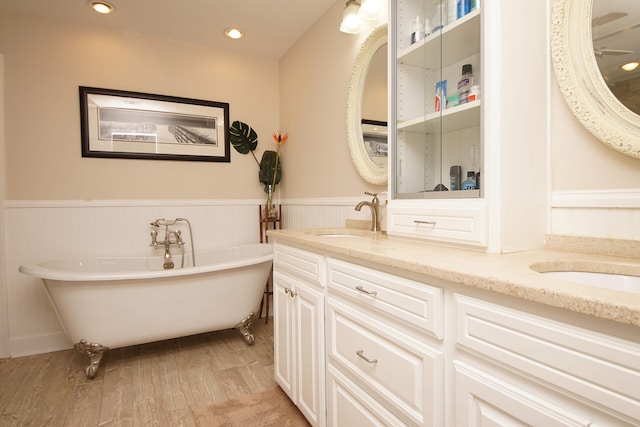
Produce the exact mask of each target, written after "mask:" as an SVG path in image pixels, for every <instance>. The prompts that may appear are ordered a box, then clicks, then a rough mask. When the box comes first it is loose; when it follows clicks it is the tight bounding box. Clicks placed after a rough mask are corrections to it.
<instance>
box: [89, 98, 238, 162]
mask: <svg viewBox="0 0 640 427" xmlns="http://www.w3.org/2000/svg"><path fill="white" fill-rule="evenodd" d="M79 93H80V133H81V144H82V157H102V158H122V159H150V160H186V161H200V162H230V161H231V152H230V144H229V104H228V103H226V102H216V101H205V100H201V99H190V98H181V97H175V96H166V95H154V94H149V93H141V92H130V91H122V90H113V89H101V88H95V87H87V86H80V87H79Z"/></svg>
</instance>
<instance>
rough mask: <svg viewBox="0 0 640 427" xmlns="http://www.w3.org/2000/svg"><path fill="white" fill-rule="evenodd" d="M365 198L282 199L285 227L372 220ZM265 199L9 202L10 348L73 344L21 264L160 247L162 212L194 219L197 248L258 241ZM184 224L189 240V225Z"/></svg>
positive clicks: (39, 349) (15, 351)
mask: <svg viewBox="0 0 640 427" xmlns="http://www.w3.org/2000/svg"><path fill="white" fill-rule="evenodd" d="M367 198H368V196H364V197H362V198H338V199H308V200H292V201H291V202H285V201H283V228H319V227H337V226H344V224H345V220H346V219H347V218H356V219H367V218H369V217H370V213H369V211H368V209H363V211H362V212H357V211H355V209H354V207H355V205H356V204H357V203H358V202H359V201H360V200H366V199H367ZM262 202H263V201H262V200H162V201H158V200H151V201H144V200H137V201H89V202H85V201H5V208H4V211H3V212H4V214H5V217H6V233H4V238H5V239H6V245H7V246H6V247H7V254H6V259H5V260H3V261H4V265H5V266H6V268H7V274H6V280H7V287H6V288H7V306H8V314H7V319H8V320H7V323H8V343H9V345H8V347H9V354H8V355H10V356H12V357H16V356H22V355H28V354H37V353H45V352H50V351H56V350H61V349H67V348H71V346H72V343H70V342H68V339H67V338H66V336H65V335H64V331H63V330H62V328H61V326H60V324H59V322H58V320H57V318H56V315H55V312H54V310H53V309H52V308H51V306H50V304H49V301H48V299H47V296H46V294H45V292H44V290H43V288H42V284H41V283H40V280H39V279H36V278H32V277H29V276H25V275H23V274H21V273H20V272H19V271H18V268H19V266H20V265H21V264H24V263H26V262H30V261H35V260H41V259H47V258H69V257H94V256H146V255H153V254H160V252H156V251H154V249H153V248H151V247H150V245H149V244H150V242H151V237H150V231H151V227H150V225H149V223H150V222H151V221H153V220H154V219H156V218H167V219H169V218H178V217H179V218H186V219H188V220H189V221H190V222H191V224H192V227H193V234H194V243H195V248H196V250H204V249H214V248H224V247H229V246H233V245H238V244H243V243H253V242H258V241H259V228H258V211H257V209H258V205H259V204H260V203H262ZM182 231H183V237H184V238H185V240H186V241H188V233H187V232H186V229H184V228H183V229H182ZM185 250H190V248H188V247H187V248H185ZM157 251H161V250H160V249H158V250H157ZM96 303H97V304H99V301H97V302H96ZM0 323H1V322H0ZM5 356H6V354H5Z"/></svg>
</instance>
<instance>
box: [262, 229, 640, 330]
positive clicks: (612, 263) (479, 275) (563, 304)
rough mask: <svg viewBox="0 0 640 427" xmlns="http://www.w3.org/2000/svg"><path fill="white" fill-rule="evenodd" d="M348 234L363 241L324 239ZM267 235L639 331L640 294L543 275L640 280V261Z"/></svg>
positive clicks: (307, 234)
mask: <svg viewBox="0 0 640 427" xmlns="http://www.w3.org/2000/svg"><path fill="white" fill-rule="evenodd" d="M345 230H353V231H355V232H357V234H358V237H349V238H342V237H337V238H336V237H328V236H322V235H321V234H330V233H344V232H345ZM268 234H269V236H270V238H271V239H272V241H273V242H275V243H291V244H293V245H297V246H299V247H302V248H306V249H308V250H313V249H317V250H320V251H323V253H325V254H329V255H330V254H334V255H338V256H339V255H342V256H347V257H350V258H353V259H359V260H362V261H366V262H370V263H374V264H378V265H380V267H381V269H384V267H390V268H394V269H399V270H405V271H407V272H411V273H417V274H421V275H426V276H430V277H434V278H437V279H442V280H446V281H450V282H454V283H458V284H462V285H465V286H470V287H474V288H478V289H484V290H488V291H492V292H497V293H500V294H504V295H508V296H512V297H516V298H520V299H523V300H527V301H532V302H537V303H541V304H546V305H549V306H553V307H558V308H562V309H565V310H570V311H574V312H577V313H581V314H586V315H589V316H594V317H599V318H602V319H607V320H612V321H614V322H618V323H624V324H628V325H632V326H636V327H640V294H635V293H629V292H623V291H616V290H608V289H601V288H596V287H591V286H586V285H581V284H578V283H574V282H569V281H565V280H560V279H556V278H551V277H549V276H545V275H543V274H541V273H539V272H538V271H556V270H557V271H572V270H575V271H593V272H610V273H618V274H628V275H634V276H640V259H634V258H622V257H617V256H609V255H598V254H588V253H578V252H569V251H564V250H558V249H536V250H529V251H523V252H514V253H507V254H490V253H486V252H479V251H473V250H466V249H457V248H451V247H446V246H438V245H435V244H430V243H428V242H415V241H410V240H404V239H400V238H389V237H388V236H387V235H386V234H383V233H380V232H378V233H373V232H369V231H363V230H362V229H345V228H331V229H310V230H293V229H287V230H269V232H268ZM532 265H535V266H536V269H537V270H538V271H534V270H533V269H532V268H531V266H532Z"/></svg>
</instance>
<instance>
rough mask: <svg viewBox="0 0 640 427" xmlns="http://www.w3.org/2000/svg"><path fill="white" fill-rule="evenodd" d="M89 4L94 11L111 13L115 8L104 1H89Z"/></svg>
mask: <svg viewBox="0 0 640 427" xmlns="http://www.w3.org/2000/svg"><path fill="white" fill-rule="evenodd" d="M89 6H91V8H92V9H93V10H95V11H96V12H98V13H103V14H107V13H111V12H113V10H114V9H115V7H113V6H112V5H110V4H109V3H107V2H106V1H90V2H89Z"/></svg>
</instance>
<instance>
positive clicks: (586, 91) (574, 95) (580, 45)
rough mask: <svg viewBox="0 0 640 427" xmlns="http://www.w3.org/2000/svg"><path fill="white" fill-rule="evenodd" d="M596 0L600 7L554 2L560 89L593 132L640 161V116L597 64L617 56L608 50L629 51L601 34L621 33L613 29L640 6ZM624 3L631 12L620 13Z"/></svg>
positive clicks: (582, 1)
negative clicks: (602, 58)
mask: <svg viewBox="0 0 640 427" xmlns="http://www.w3.org/2000/svg"><path fill="white" fill-rule="evenodd" d="M595 1H596V2H598V4H597V9H594V0H553V5H552V11H551V12H552V18H551V57H552V61H553V66H554V69H555V73H556V78H557V80H558V85H559V86H560V90H561V91H562V94H563V96H564V98H565V100H566V101H567V104H568V105H569V108H570V109H571V110H572V111H573V114H574V115H575V116H576V117H577V118H578V120H579V121H580V122H581V123H582V124H583V126H585V128H587V130H589V132H591V133H592V134H593V135H594V136H596V137H597V138H598V139H600V140H601V141H602V142H604V143H605V144H607V145H609V146H610V147H612V148H614V149H616V150H618V151H620V152H621V153H624V154H626V155H629V156H632V157H637V158H640V115H639V114H637V113H636V112H634V111H632V109H630V108H629V107H628V106H627V105H625V104H624V103H623V102H622V101H621V100H620V99H618V98H617V97H616V96H615V95H614V93H613V92H612V90H611V89H610V88H609V86H608V85H607V83H606V82H605V79H604V78H603V75H604V76H606V75H607V74H606V71H605V70H604V68H603V71H602V72H601V71H600V68H599V66H598V61H597V60H596V56H604V55H607V56H613V53H612V52H609V53H604V52H607V49H608V50H610V51H623V50H629V49H627V48H625V49H622V48H620V49H617V48H616V46H614V45H613V44H610V43H611V42H612V40H613V39H614V37H607V34H604V32H603V31H602V30H606V31H609V30H611V31H613V32H616V31H619V30H612V28H613V25H612V24H613V23H614V21H615V20H616V19H615V17H616V16H620V14H625V13H627V14H632V13H633V14H635V13H637V12H638V9H639V8H638V6H637V3H636V2H633V1H622V2H618V1H612V0H595ZM634 3H635V4H634ZM625 5H627V6H626V10H625V9H618V8H620V7H625ZM634 19H635V21H634V22H633V24H630V25H628V27H629V28H627V30H634V29H635V30H636V32H637V31H638V30H637V27H638V20H637V18H634ZM592 24H593V25H594V27H592ZM603 26H604V27H603ZM599 27H600V28H599ZM596 32H597V35H596V36H595V37H594V36H593V35H592V34H596ZM613 32H612V33H611V34H610V36H611V35H613ZM632 37H634V38H635V42H636V43H635V46H636V47H637V48H636V49H634V50H635V52H636V53H635V58H636V60H637V58H638V53H640V46H639V44H638V40H640V38H639V37H638V35H637V34H636V35H634V36H632ZM607 39H608V40H607ZM614 53H617V54H619V53H620V52H614ZM619 56H621V55H619ZM637 78H638V77H636V79H637Z"/></svg>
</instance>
